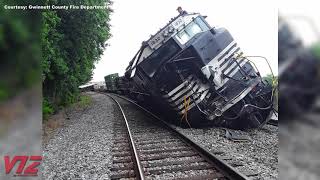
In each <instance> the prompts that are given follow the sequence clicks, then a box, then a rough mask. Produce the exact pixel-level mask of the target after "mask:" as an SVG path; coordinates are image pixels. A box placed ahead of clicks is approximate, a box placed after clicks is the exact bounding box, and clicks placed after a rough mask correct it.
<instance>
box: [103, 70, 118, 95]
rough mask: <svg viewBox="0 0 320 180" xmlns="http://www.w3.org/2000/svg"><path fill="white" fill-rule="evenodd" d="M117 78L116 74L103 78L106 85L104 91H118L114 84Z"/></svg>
mask: <svg viewBox="0 0 320 180" xmlns="http://www.w3.org/2000/svg"><path fill="white" fill-rule="evenodd" d="M118 78H119V74H118V73H114V74H109V75H107V76H105V77H104V81H105V83H106V91H107V92H114V93H115V92H116V91H117V89H118V86H117V84H116V82H117V81H116V80H117V79H118Z"/></svg>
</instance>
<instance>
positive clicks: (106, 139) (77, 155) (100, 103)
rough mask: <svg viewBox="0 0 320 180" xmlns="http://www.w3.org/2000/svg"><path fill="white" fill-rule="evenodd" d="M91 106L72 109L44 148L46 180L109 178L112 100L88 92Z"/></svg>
mask: <svg viewBox="0 0 320 180" xmlns="http://www.w3.org/2000/svg"><path fill="white" fill-rule="evenodd" d="M87 95H89V96H91V98H92V104H91V105H90V106H89V107H88V108H86V109H84V110H82V111H77V110H69V112H67V115H68V118H67V119H66V120H65V122H64V125H63V127H61V128H60V129H58V130H57V131H56V132H55V134H54V135H53V137H52V138H51V139H50V140H49V141H48V143H47V144H46V145H44V147H43V156H44V159H43V163H42V168H43V179H109V174H110V170H109V167H110V165H111V163H112V162H111V161H112V157H111V146H112V144H113V124H114V121H115V120H116V117H114V115H113V114H114V113H113V111H114V108H115V106H114V104H113V102H112V101H111V99H109V97H107V96H105V95H102V94H97V93H88V94H87Z"/></svg>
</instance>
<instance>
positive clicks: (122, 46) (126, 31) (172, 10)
mask: <svg viewBox="0 0 320 180" xmlns="http://www.w3.org/2000/svg"><path fill="white" fill-rule="evenodd" d="M178 6H181V7H182V8H183V9H184V10H186V11H188V12H199V13H201V14H202V15H207V16H208V17H207V21H208V22H209V24H210V25H211V26H214V27H225V28H227V29H228V30H229V31H230V33H231V34H232V36H233V37H234V39H235V40H236V41H237V43H238V44H239V46H240V48H241V49H242V51H243V52H244V54H245V55H260V56H265V57H266V58H267V59H268V60H269V62H270V64H271V66H272V69H273V71H274V72H275V73H277V71H278V60H277V53H278V52H277V36H278V27H277V24H278V16H277V15H278V8H277V7H275V5H274V4H273V3H270V2H269V1H265V2H261V1H254V0H241V1H235V0H224V1H212V0H202V1H199V0H198V1H196V0H184V1H182V0H135V1H128V0H114V4H113V6H112V8H113V9H114V13H113V14H112V16H111V25H112V27H111V33H112V37H111V38H110V40H109V41H108V43H109V44H110V46H108V47H107V48H106V50H105V52H104V55H103V56H102V59H101V61H100V62H99V63H98V64H96V69H95V70H94V76H93V81H103V80H104V79H103V78H104V76H105V75H107V74H111V73H120V75H123V73H124V70H125V68H126V67H127V65H128V63H129V61H130V60H131V59H132V58H133V56H134V54H135V53H136V52H137V51H138V49H139V48H140V45H141V42H142V41H144V40H147V39H148V38H149V37H150V35H151V34H154V33H156V32H157V31H158V30H159V29H160V28H161V27H163V26H164V25H165V24H166V23H167V22H168V21H169V20H170V19H171V18H172V17H174V16H176V15H178V12H177V11H176V9H177V7H178ZM252 60H254V61H255V62H256V63H257V66H258V68H259V70H260V72H261V74H263V75H266V74H268V73H270V70H269V68H268V66H267V64H266V62H264V60H262V59H252Z"/></svg>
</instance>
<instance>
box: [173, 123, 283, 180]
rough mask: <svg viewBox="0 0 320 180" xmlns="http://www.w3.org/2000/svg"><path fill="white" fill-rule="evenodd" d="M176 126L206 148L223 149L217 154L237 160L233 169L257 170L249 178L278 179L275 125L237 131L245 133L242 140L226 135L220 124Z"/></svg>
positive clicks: (228, 160)
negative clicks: (210, 126)
mask: <svg viewBox="0 0 320 180" xmlns="http://www.w3.org/2000/svg"><path fill="white" fill-rule="evenodd" d="M176 128H177V129H178V130H179V131H180V132H182V133H183V134H184V135H186V136H187V137H189V138H191V139H192V140H194V141H195V142H197V143H200V144H201V145H202V146H204V147H205V148H207V149H208V150H209V151H210V152H212V153H217V152H223V153H221V154H220V153H219V156H220V157H221V158H222V159H223V158H226V159H227V160H226V162H227V163H230V164H231V163H237V164H241V165H242V166H239V167H236V169H237V170H239V171H240V172H242V173H243V174H245V175H250V174H256V173H257V175H256V176H252V178H253V179H278V147H279V145H278V127H275V126H272V125H265V126H264V127H262V128H260V129H254V130H247V131H237V132H238V133H239V134H242V135H245V136H248V137H249V139H250V140H249V141H246V142H234V141H232V140H229V139H227V138H226V137H225V130H224V129H222V128H204V129H194V128H189V129H183V128H180V127H176ZM233 131H234V130H233ZM229 158H230V159H229Z"/></svg>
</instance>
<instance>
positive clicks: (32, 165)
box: [4, 156, 42, 176]
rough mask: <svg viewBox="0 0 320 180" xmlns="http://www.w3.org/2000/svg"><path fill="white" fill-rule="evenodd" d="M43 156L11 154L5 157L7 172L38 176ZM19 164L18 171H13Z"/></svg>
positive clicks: (17, 174)
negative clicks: (11, 155) (12, 155)
mask: <svg viewBox="0 0 320 180" xmlns="http://www.w3.org/2000/svg"><path fill="white" fill-rule="evenodd" d="M41 160H42V156H14V157H13V158H10V157H9V156H5V157H4V166H5V171H6V174H11V173H14V174H13V175H14V176H38V169H37V167H38V166H39V165H40V163H41ZM16 164H18V166H17V168H16V171H15V172H12V170H13V168H14V167H15V165H16Z"/></svg>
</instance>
